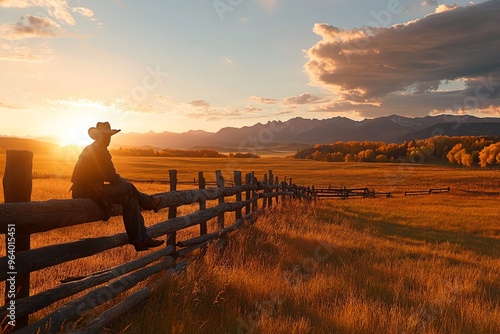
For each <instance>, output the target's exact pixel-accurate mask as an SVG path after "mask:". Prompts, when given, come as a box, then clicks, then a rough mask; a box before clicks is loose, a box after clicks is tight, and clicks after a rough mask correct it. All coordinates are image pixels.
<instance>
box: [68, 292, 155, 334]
mask: <svg viewBox="0 0 500 334" xmlns="http://www.w3.org/2000/svg"><path fill="white" fill-rule="evenodd" d="M152 291H153V287H152V286H146V287H144V288H142V289H140V290H138V291H136V292H134V293H133V294H131V295H130V296H128V297H127V298H126V299H125V300H123V301H121V302H120V303H118V304H116V305H115V306H113V307H111V308H109V309H108V310H106V311H104V312H103V313H102V314H101V315H100V316H98V317H97V318H94V319H92V321H91V322H89V323H88V324H85V328H84V329H77V330H75V331H73V332H71V333H72V334H98V333H102V329H103V328H104V327H105V326H108V325H110V324H112V323H113V322H114V321H116V320H118V319H119V318H120V317H121V316H123V315H124V314H125V313H127V312H129V311H132V310H133V309H136V308H137V307H138V306H139V305H140V304H141V303H142V302H143V301H145V300H146V299H147V298H149V297H150V296H151V294H152Z"/></svg>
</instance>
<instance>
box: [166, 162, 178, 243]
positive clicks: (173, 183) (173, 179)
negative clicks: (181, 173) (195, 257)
mask: <svg viewBox="0 0 500 334" xmlns="http://www.w3.org/2000/svg"><path fill="white" fill-rule="evenodd" d="M168 175H169V178H170V191H176V190H177V170H175V169H170V170H169V171H168ZM175 217H177V207H176V206H171V207H169V208H168V219H171V218H175ZM176 239H177V232H172V233H169V234H168V236H167V246H174V247H175V244H176V243H177V240H176Z"/></svg>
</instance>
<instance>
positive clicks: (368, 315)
mask: <svg viewBox="0 0 500 334" xmlns="http://www.w3.org/2000/svg"><path fill="white" fill-rule="evenodd" d="M4 157H5V156H2V155H0V166H1V165H3V164H4V161H3V160H4ZM74 159H75V157H68V156H59V157H57V159H55V158H54V157H49V156H40V157H35V160H34V171H35V172H36V174H37V175H38V176H44V177H47V176H49V175H50V176H58V177H57V178H42V179H35V180H34V181H33V195H32V200H47V199H51V198H69V196H70V193H69V192H68V189H69V187H70V185H71V184H70V182H69V175H70V174H71V170H72V167H73V164H74ZM114 161H115V165H116V167H117V171H118V172H119V173H120V174H121V175H122V176H124V177H126V178H131V179H168V169H177V170H178V172H179V176H178V178H179V181H192V180H193V179H194V178H196V177H197V172H198V171H204V172H205V177H206V178H207V181H211V180H214V179H215V173H214V171H215V170H216V169H219V170H222V172H223V175H224V176H225V177H226V180H228V181H230V180H231V177H232V171H233V170H242V171H243V172H244V173H246V172H249V171H255V172H256V176H257V177H258V178H259V179H262V175H263V173H265V172H267V171H268V170H269V169H272V170H273V172H274V174H275V175H277V176H279V177H280V180H281V179H282V178H283V177H285V176H286V177H287V178H289V177H292V178H293V180H294V182H296V183H298V184H304V185H315V186H317V187H322V186H328V185H330V184H332V185H333V186H340V185H345V186H347V187H357V186H362V187H369V188H374V189H375V190H377V191H391V192H393V193H394V197H393V198H377V199H352V200H351V199H350V200H346V201H342V200H331V201H328V200H321V201H318V202H316V203H312V204H307V203H306V202H297V203H287V204H286V205H284V206H281V207H279V208H276V209H275V210H273V211H271V212H269V213H267V214H265V215H263V216H260V217H259V218H258V220H257V222H256V224H254V225H250V226H246V227H245V228H244V229H243V230H241V231H238V232H237V233H234V234H232V235H231V236H230V237H229V238H228V243H227V245H226V246H223V247H222V246H218V245H215V244H214V245H211V246H210V247H209V248H208V250H207V252H206V256H204V257H197V256H195V257H192V258H191V259H190V263H189V265H188V266H187V268H186V270H185V271H183V272H181V273H178V274H173V275H170V276H169V277H167V278H166V279H165V284H164V285H163V286H162V287H161V289H159V291H157V293H156V294H155V296H154V297H153V298H152V299H150V300H149V301H148V302H147V303H146V304H144V305H143V306H141V307H140V309H138V310H137V312H134V313H133V314H129V315H127V316H126V317H123V318H122V319H120V320H119V321H118V322H117V323H115V324H114V325H113V326H112V327H111V328H109V329H107V331H108V332H109V333H117V332H119V333H250V332H252V333H471V334H472V333H498V332H500V279H499V277H500V225H499V220H500V219H499V218H500V209H499V205H498V203H499V199H500V196H499V195H498V192H499V191H500V171H498V170H478V169H471V170H466V169H458V168H450V167H441V166H426V165H401V164H363V163H356V164H348V163H326V162H316V161H310V160H293V159H285V158H262V159H251V160H247V159H233V160H230V159H182V158H178V159H177V158H128V157H116V158H114ZM137 185H138V187H139V188H140V189H141V190H143V191H145V192H148V193H155V192H161V191H165V190H167V189H168V185H165V184H158V183H151V184H150V183H138V184H137ZM446 186H450V187H451V192H450V193H444V194H432V195H427V196H415V197H405V196H403V192H404V190H412V189H428V188H430V187H446ZM182 187H183V188H184V187H185V188H187V187H194V185H191V186H190V185H183V186H182ZM1 195H2V197H3V194H1ZM192 210H195V208H194V207H186V208H182V209H181V210H180V214H185V213H187V212H190V211H192ZM145 218H146V225H152V224H154V223H155V222H158V221H159V220H163V219H166V212H163V211H162V212H160V213H158V214H152V213H146V214H145ZM87 226H88V228H86V229H85V230H84V231H82V229H79V228H68V229H61V230H56V231H52V232H50V233H44V234H40V235H34V236H33V237H32V247H33V248H36V247H40V246H42V245H46V244H47V243H59V242H63V241H68V240H75V239H79V238H82V237H91V236H99V235H109V234H114V233H118V232H122V231H123V225H122V223H121V218H113V219H111V220H110V222H108V223H104V222H96V223H93V224H89V225H87ZM212 228H213V227H212ZM185 233H186V234H185V235H183V236H181V238H186V237H189V235H190V234H194V233H195V231H187V232H185ZM2 242H3V241H2ZM0 247H1V249H2V254H5V250H4V249H5V247H4V245H3V244H2V245H0ZM137 257H138V255H137V254H136V253H135V252H134V251H133V250H132V249H131V247H129V246H125V247H123V248H121V249H115V250H111V251H108V252H105V253H103V254H101V255H99V256H95V257H90V258H86V259H81V260H79V261H72V262H70V263H66V264H63V265H61V266H58V267H55V268H50V269H47V270H41V271H40V272H37V273H34V274H32V282H33V287H32V291H33V292H37V291H41V290H45V289H47V288H48V287H50V286H53V285H55V284H57V282H58V280H59V279H62V278H65V277H68V276H76V275H82V274H88V273H91V272H93V271H98V270H102V269H104V268H106V267H109V266H112V265H116V264H118V263H121V262H123V261H130V260H132V259H134V258H137ZM39 316H41V315H35V316H34V317H33V318H36V317H39ZM88 316H89V317H92V316H93V315H92V313H90V314H89V315H88Z"/></svg>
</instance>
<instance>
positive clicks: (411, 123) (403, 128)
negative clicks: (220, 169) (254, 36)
mask: <svg viewBox="0 0 500 334" xmlns="http://www.w3.org/2000/svg"><path fill="white" fill-rule="evenodd" d="M436 135H447V136H482V135H485V136H500V118H496V117H489V118H478V117H474V116H451V115H440V116H426V117H417V118H408V117H402V116H398V115H391V116H384V117H379V118H374V119H365V120H363V121H354V120H351V119H349V118H345V117H334V118H329V119H322V120H319V119H307V118H301V117H296V118H292V119H290V120H288V121H285V122H283V121H270V122H267V123H266V124H262V123H257V124H254V125H252V126H245V127H242V128H235V127H227V128H223V129H221V130H219V131H217V132H206V131H202V130H197V131H188V132H184V133H174V132H161V133H155V132H147V133H120V134H118V135H116V136H114V137H113V141H112V143H111V148H119V147H142V148H145V147H149V148H154V149H164V148H171V149H183V150H186V149H194V150H201V149H212V150H216V151H219V152H222V153H226V152H251V153H257V154H266V153H272V154H276V153H280V152H283V153H289V152H296V151H298V150H300V149H303V148H307V147H311V146H313V145H315V144H329V143H334V142H336V141H377V142H386V143H402V142H404V141H409V140H412V139H426V138H430V137H433V136H436ZM35 139H36V140H35ZM58 147H59V146H58V145H57V144H55V143H54V141H53V138H52V140H51V138H30V139H28V138H14V137H1V136H0V153H1V152H3V151H5V150H6V149H28V150H32V151H34V152H37V153H40V152H41V153H44V152H52V151H54V150H57V148H58Z"/></svg>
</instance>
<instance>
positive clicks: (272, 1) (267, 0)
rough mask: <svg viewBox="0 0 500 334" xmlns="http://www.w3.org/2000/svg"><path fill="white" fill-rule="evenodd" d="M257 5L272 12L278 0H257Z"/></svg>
mask: <svg viewBox="0 0 500 334" xmlns="http://www.w3.org/2000/svg"><path fill="white" fill-rule="evenodd" d="M258 3H259V5H260V6H261V7H262V8H264V10H265V11H267V12H268V13H272V12H273V11H274V9H275V8H276V6H277V5H278V0H258Z"/></svg>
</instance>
